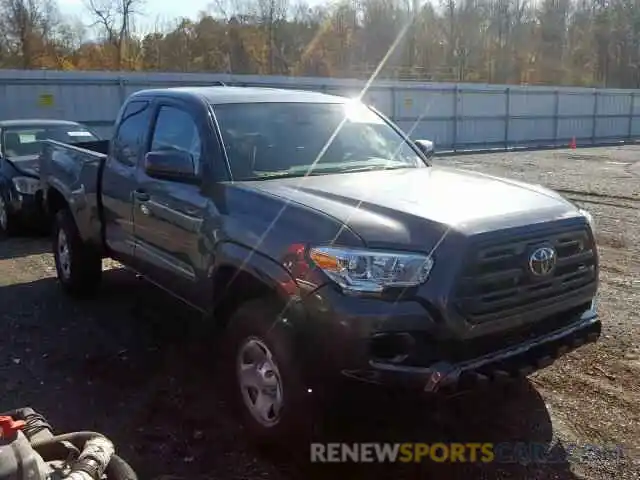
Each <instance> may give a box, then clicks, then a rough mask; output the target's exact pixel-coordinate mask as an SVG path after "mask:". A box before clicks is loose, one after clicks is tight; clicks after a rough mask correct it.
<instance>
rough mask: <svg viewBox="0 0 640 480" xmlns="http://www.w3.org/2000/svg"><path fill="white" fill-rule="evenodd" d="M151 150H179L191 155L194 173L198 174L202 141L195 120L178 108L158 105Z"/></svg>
mask: <svg viewBox="0 0 640 480" xmlns="http://www.w3.org/2000/svg"><path fill="white" fill-rule="evenodd" d="M151 150H152V151H158V150H181V151H184V152H188V153H190V154H191V155H192V157H193V163H194V165H195V169H196V174H200V157H201V153H202V141H201V138H200V132H199V131H198V127H197V125H196V122H195V120H194V119H193V117H192V116H191V115H189V114H188V113H187V112H185V111H184V110H182V109H180V108H176V107H170V106H163V107H160V111H159V112H158V118H157V120H156V126H155V130H154V132H153V139H152V141H151Z"/></svg>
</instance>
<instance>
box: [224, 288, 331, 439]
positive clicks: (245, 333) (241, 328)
mask: <svg viewBox="0 0 640 480" xmlns="http://www.w3.org/2000/svg"><path fill="white" fill-rule="evenodd" d="M280 312H281V308H280V305H279V303H278V302H276V301H274V300H272V299H256V300H250V301H248V302H246V303H244V304H242V305H241V306H240V307H239V308H238V309H237V310H236V311H235V313H234V314H233V315H232V317H231V319H230V324H229V328H228V331H227V334H226V339H225V340H226V341H225V355H224V361H223V368H224V372H223V378H225V379H226V380H227V386H228V387H230V390H229V393H230V396H231V401H232V406H233V407H234V409H235V410H236V411H237V413H238V416H239V417H240V421H241V423H242V425H243V427H244V428H245V430H246V431H247V433H248V434H249V437H250V440H251V441H253V442H255V443H258V444H260V445H263V446H266V445H273V444H281V443H283V442H290V441H296V440H300V439H301V438H305V437H307V436H308V435H309V434H310V433H311V431H312V428H313V426H314V420H316V415H315V414H316V413H318V410H317V409H316V408H315V405H314V400H315V399H312V397H311V395H310V394H309V393H308V391H307V388H306V387H305V386H304V384H303V382H302V381H301V376H300V368H299V366H298V365H296V363H295V360H294V358H293V355H292V353H293V352H292V350H293V349H292V347H291V344H290V340H288V337H287V335H286V334H285V333H284V331H283V329H282V328H279V326H278V319H279V315H280ZM280 325H281V324H280ZM252 357H253V358H252ZM256 358H257V359H259V360H264V361H265V362H264V364H263V365H262V368H259V367H258V365H259V363H258V362H255V361H253V362H252V361H251V360H252V359H253V360H255V359H256ZM260 363H262V362H260ZM241 365H243V366H244V367H245V368H246V369H247V371H248V372H250V373H249V374H248V376H247V377H243V376H242V375H241V374H240V371H241ZM243 378H248V379H253V380H254V381H258V382H260V381H261V382H262V386H263V387H266V389H267V390H269V391H270V395H268V396H266V395H265V394H264V393H263V394H262V395H265V397H263V398H266V399H267V401H266V403H265V404H269V402H272V407H273V408H271V409H263V410H262V412H267V411H268V410H269V412H268V413H269V414H267V415H262V416H260V415H259V414H258V413H257V409H256V408H252V407H250V405H253V404H255V401H257V397H256V396H255V394H256V391H257V389H256V388H255V387H250V386H249V385H248V383H250V382H247V381H246V379H245V380H243ZM252 393H253V394H252ZM276 405H280V407H281V408H279V409H278V408H275V407H276ZM276 410H277V415H274V414H275V413H276ZM270 416H271V418H269V417H270Z"/></svg>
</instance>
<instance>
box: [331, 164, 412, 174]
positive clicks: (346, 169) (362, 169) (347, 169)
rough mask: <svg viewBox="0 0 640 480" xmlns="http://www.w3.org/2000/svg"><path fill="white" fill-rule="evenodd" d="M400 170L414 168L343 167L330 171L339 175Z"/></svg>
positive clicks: (379, 166) (383, 166)
mask: <svg viewBox="0 0 640 480" xmlns="http://www.w3.org/2000/svg"><path fill="white" fill-rule="evenodd" d="M401 168H414V167H413V166H412V165H366V166H363V167H349V166H347V165H345V166H344V167H341V168H336V169H334V170H332V171H334V172H340V173H349V172H371V171H374V170H399V169H401Z"/></svg>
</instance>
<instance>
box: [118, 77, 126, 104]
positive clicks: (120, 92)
mask: <svg viewBox="0 0 640 480" xmlns="http://www.w3.org/2000/svg"><path fill="white" fill-rule="evenodd" d="M126 93H127V92H126V90H125V86H124V78H122V76H120V77H118V96H119V97H120V105H122V104H123V103H124V101H125V100H126V99H127V98H126Z"/></svg>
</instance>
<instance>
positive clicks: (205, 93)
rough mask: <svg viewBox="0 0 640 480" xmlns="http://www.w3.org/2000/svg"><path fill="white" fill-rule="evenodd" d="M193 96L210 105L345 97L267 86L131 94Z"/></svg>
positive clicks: (331, 100) (340, 100)
mask: <svg viewBox="0 0 640 480" xmlns="http://www.w3.org/2000/svg"><path fill="white" fill-rule="evenodd" d="M175 94H178V95H180V96H193V97H200V98H202V99H204V100H205V101H206V102H207V103H210V104H212V105H219V104H222V103H258V102H295V103H344V102H346V101H348V99H347V98H345V97H339V96H337V95H328V94H326V93H319V92H311V91H308V90H290V89H284V88H267V87H226V86H224V87H218V86H216V87H175V88H163V89H151V90H142V91H139V92H136V93H134V94H133V96H138V95H154V96H155V95H157V96H167V95H168V96H173V95H175Z"/></svg>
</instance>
